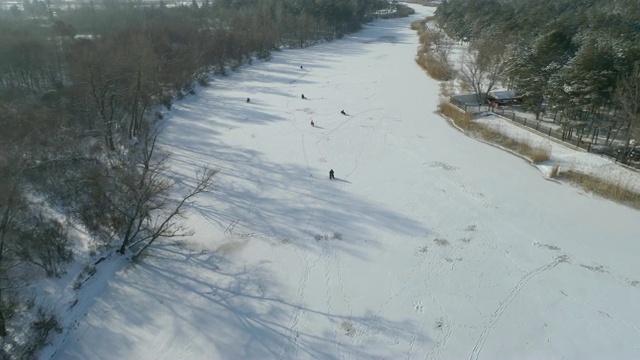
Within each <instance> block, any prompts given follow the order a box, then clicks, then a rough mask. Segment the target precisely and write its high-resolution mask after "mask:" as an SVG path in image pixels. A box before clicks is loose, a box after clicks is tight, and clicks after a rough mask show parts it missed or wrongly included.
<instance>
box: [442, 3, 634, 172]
mask: <svg viewBox="0 0 640 360" xmlns="http://www.w3.org/2000/svg"><path fill="white" fill-rule="evenodd" d="M638 14H640V2H638V1H634V0H611V1H605V2H603V1H598V0H541V1H535V2H532V1H527V0H506V1H503V0H444V1H443V2H442V3H441V4H440V5H439V6H438V8H437V10H436V13H435V19H436V21H437V23H438V25H439V27H440V28H442V29H444V30H445V32H446V33H447V35H448V36H449V37H451V38H452V39H454V40H456V41H466V42H468V43H469V48H470V49H471V50H470V52H469V54H467V55H466V58H465V59H464V61H463V65H462V68H461V74H462V77H463V78H465V79H466V80H467V82H468V83H470V84H471V87H472V88H473V90H474V91H475V92H477V93H483V92H488V91H489V90H491V87H493V86H494V85H495V84H497V83H501V84H502V85H504V86H505V87H508V88H511V89H514V90H515V91H516V92H517V93H518V94H519V95H521V96H522V97H523V100H524V105H525V107H526V108H528V109H529V110H530V111H533V112H534V113H535V114H536V116H537V117H539V116H540V115H541V114H542V113H543V112H552V113H553V114H554V117H555V121H556V122H558V123H559V124H560V125H562V130H563V133H564V134H565V135H566V136H567V137H571V136H577V137H578V141H580V140H581V139H582V138H583V137H585V138H586V137H588V138H589V139H591V140H590V141H595V142H597V141H598V140H599V139H602V142H603V143H604V144H605V145H607V146H609V147H612V146H614V145H615V146H617V144H613V141H614V139H616V138H619V139H623V141H622V143H623V144H622V145H621V147H620V148H619V149H618V150H620V151H621V154H620V156H619V159H620V160H621V161H622V162H629V161H630V160H631V156H632V155H633V154H634V153H636V154H637V152H638V151H637V146H638V145H639V144H638V143H640V93H639V92H638V89H639V88H640V38H639V37H638V36H637V34H638V32H639V31H640V16H639V15H638Z"/></svg>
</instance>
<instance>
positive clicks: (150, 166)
mask: <svg viewBox="0 0 640 360" xmlns="http://www.w3.org/2000/svg"><path fill="white" fill-rule="evenodd" d="M157 137H158V133H157V132H155V133H149V135H147V136H146V137H145V138H144V140H143V143H142V144H141V149H140V152H139V154H138V158H137V161H136V162H134V163H131V164H130V165H129V166H126V167H125V168H123V169H121V170H119V173H118V174H117V177H118V182H119V187H118V189H117V192H116V193H114V194H113V196H111V197H110V201H111V207H112V209H113V212H114V217H113V218H114V219H116V221H115V222H114V225H115V226H117V227H118V229H117V233H118V234H119V236H121V238H122V243H121V245H120V248H119V250H118V252H119V253H121V254H124V253H125V252H126V250H127V248H129V247H131V246H134V245H140V246H142V247H141V249H140V250H138V252H137V253H136V255H135V257H137V256H138V255H140V253H142V252H143V251H144V250H146V249H147V248H148V247H149V246H150V245H151V244H152V243H153V242H154V241H156V240H157V239H158V238H160V237H177V236H186V235H189V234H190V233H189V232H188V231H187V229H185V228H183V227H182V226H181V225H180V224H178V222H177V218H178V217H179V216H180V215H182V213H183V208H184V205H185V204H187V203H188V202H189V201H190V200H191V199H192V198H193V197H195V196H196V195H198V194H200V193H202V192H204V191H206V190H207V189H209V187H210V185H211V181H212V178H213V176H214V175H215V172H214V171H210V170H207V169H204V170H202V171H201V172H199V173H198V174H197V175H196V184H195V186H194V188H193V189H192V190H191V191H190V192H189V193H188V194H187V195H185V196H183V197H182V198H181V199H180V200H178V201H177V202H176V203H171V202H170V201H169V197H170V191H171V190H172V189H173V183H172V182H171V180H169V179H168V178H167V177H166V161H167V159H168V158H167V156H164V155H158V156H156V155H155V154H154V152H155V149H156V141H157Z"/></svg>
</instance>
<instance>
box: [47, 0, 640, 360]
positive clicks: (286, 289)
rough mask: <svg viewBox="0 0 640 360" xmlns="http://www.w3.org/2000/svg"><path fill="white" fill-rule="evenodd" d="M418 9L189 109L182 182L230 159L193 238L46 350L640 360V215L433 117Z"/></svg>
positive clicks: (432, 86) (200, 208)
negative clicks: (414, 25) (419, 58)
mask: <svg viewBox="0 0 640 360" xmlns="http://www.w3.org/2000/svg"><path fill="white" fill-rule="evenodd" d="M414 8H415V9H416V11H417V14H416V15H414V16H412V17H410V18H404V19H394V20H379V21H376V22H375V23H373V24H372V25H370V26H366V28H365V29H364V30H363V31H362V32H359V33H357V34H354V35H351V36H348V37H346V38H344V39H342V40H340V41H336V42H332V43H326V44H322V45H318V46H315V47H312V48H309V49H303V50H287V51H283V52H280V53H276V54H275V55H274V56H273V59H272V60H271V61H269V62H261V63H254V65H252V66H247V67H243V68H241V69H240V70H239V71H237V72H235V73H232V74H231V75H230V76H228V77H220V78H216V80H215V81H214V82H213V83H212V84H211V86H209V87H207V88H201V89H199V90H198V93H197V95H195V96H192V97H188V98H186V99H184V100H182V101H181V102H179V103H176V104H175V105H174V108H173V110H172V111H171V112H169V113H167V116H166V121H165V123H164V127H165V129H164V132H163V135H162V139H161V142H162V148H163V149H164V150H166V151H168V152H171V153H172V154H173V155H172V161H171V166H172V170H173V171H174V172H175V180H176V182H177V183H178V184H179V186H178V190H184V189H185V187H187V186H189V185H191V184H193V182H194V171H195V170H196V169H198V168H200V167H202V166H203V165H207V166H209V167H211V168H214V169H218V170H219V171H220V173H219V174H218V175H217V180H216V185H215V190H214V191H212V192H211V193H207V194H201V195H200V196H199V197H198V198H197V201H196V203H195V204H194V205H193V206H191V207H190V208H189V212H188V217H187V218H186V219H185V220H184V221H185V223H186V224H187V225H188V226H190V227H192V228H193V229H194V231H195V235H194V236H193V237H191V238H188V239H184V240H181V241H176V240H175V239H172V240H159V241H158V242H157V243H156V245H154V246H153V247H152V248H151V249H150V251H149V252H148V254H147V255H146V256H145V257H144V258H143V259H142V261H140V262H139V263H138V264H136V265H130V266H128V267H126V268H122V270H119V271H117V272H115V273H114V276H113V277H112V278H110V279H108V282H107V284H106V285H105V287H104V289H103V290H102V291H91V294H90V295H91V296H94V293H95V297H92V298H90V299H89V298H87V299H81V300H80V304H84V305H82V306H78V308H77V309H80V310H77V309H76V310H73V311H86V316H85V315H84V313H80V315H81V318H80V320H79V322H78V325H77V327H75V329H73V330H72V331H71V332H69V333H65V334H64V335H63V336H61V337H60V338H59V339H57V341H56V342H55V343H54V344H53V346H52V347H50V348H48V349H46V351H45V352H44V353H43V354H42V357H43V358H49V357H52V358H54V359H61V360H62V359H64V360H70V359H88V358H91V359H311V358H315V359H368V358H386V359H400V358H406V359H424V358H430V359H439V358H442V359H508V358H511V359H543V358H544V359H556V358H572V359H603V358H615V359H632V358H638V357H640V312H639V311H638V305H637V304H638V303H640V264H639V263H638V261H637V256H638V254H639V253H640V241H638V240H639V239H640V236H639V234H640V233H639V231H638V226H637V224H638V219H640V212H638V211H637V210H633V209H630V208H627V207H624V206H621V205H618V204H616V203H613V202H611V201H607V200H603V199H600V198H597V197H594V196H591V195H588V194H585V193H583V192H582V191H580V190H578V189H576V188H573V187H570V186H568V185H564V184H560V183H557V182H554V181H549V180H546V179H545V177H544V176H543V175H542V174H541V172H540V171H539V170H538V169H536V168H535V167H533V166H531V165H530V164H528V163H527V162H526V161H524V160H522V159H521V158H519V157H516V156H514V155H512V154H510V153H508V152H505V151H503V150H500V149H498V148H496V147H494V146H491V145H487V144H484V143H482V142H478V141H476V140H473V139H471V138H468V137H466V136H465V135H464V134H463V133H461V132H460V131H458V130H456V129H455V128H454V127H452V126H451V125H450V124H449V122H448V121H447V120H446V119H444V118H442V117H441V116H439V115H438V114H437V113H436V106H437V103H438V91H439V88H438V83H437V82H436V81H434V80H432V79H430V78H428V77H427V76H426V75H425V74H424V72H423V71H422V70H421V69H420V68H418V66H417V65H416V64H415V62H414V56H415V53H416V48H417V46H418V42H417V40H418V39H417V37H416V34H415V32H414V31H412V30H410V29H409V24H410V22H411V21H413V20H416V19H419V18H422V17H424V16H426V15H428V14H430V13H432V12H433V8H427V7H420V6H414ZM301 66H302V68H301ZM302 94H304V95H305V97H306V98H307V99H302V98H301V95H302ZM247 98H250V100H251V101H250V103H247V102H246V99H247ZM341 110H344V111H345V112H346V113H347V115H342V114H340V111H341ZM311 120H313V121H314V122H315V125H316V126H315V127H312V126H311V125H310V122H311ZM505 126H506V125H505ZM550 146H559V145H557V144H555V143H553V144H552V145H550ZM569 151H570V150H568V149H563V150H562V156H563V157H567V156H568V155H567V154H568V152H569ZM586 161H588V158H587V154H581V160H580V163H581V164H582V165H584V164H585V162H586ZM598 161H599V160H598ZM330 169H333V170H335V177H336V179H335V180H333V181H331V180H329V178H328V173H329V170H330ZM112 264H113V262H112ZM109 266H111V265H110V264H109V261H106V262H104V263H102V264H99V265H98V273H100V272H101V271H103V273H105V271H106V270H105V269H108V268H109ZM107 273H108V272H107ZM94 290H95V289H94ZM80 304H79V305H80ZM76 315H78V314H76Z"/></svg>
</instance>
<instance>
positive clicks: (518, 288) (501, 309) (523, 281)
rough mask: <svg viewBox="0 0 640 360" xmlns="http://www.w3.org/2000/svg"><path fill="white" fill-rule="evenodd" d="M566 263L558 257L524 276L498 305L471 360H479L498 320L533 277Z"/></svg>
mask: <svg viewBox="0 0 640 360" xmlns="http://www.w3.org/2000/svg"><path fill="white" fill-rule="evenodd" d="M566 261H567V257H566V255H561V256H558V257H556V258H555V259H554V260H553V261H552V262H551V263H549V264H546V265H543V266H540V267H538V268H536V269H533V270H532V271H530V272H529V273H527V274H526V275H525V276H523V277H522V279H520V281H518V282H517V283H516V285H515V286H514V287H513V288H512V289H511V291H510V292H509V294H508V295H507V297H505V298H504V300H502V301H501V302H500V305H498V308H497V309H496V310H495V311H494V312H493V314H492V315H491V318H490V319H489V322H488V323H486V324H485V326H484V329H483V330H482V332H481V333H480V337H479V338H478V341H477V342H476V344H475V346H474V347H473V350H472V351H471V356H469V360H477V359H478V356H480V353H481V352H482V349H483V347H484V344H485V342H486V341H487V337H488V336H489V334H490V333H491V331H492V330H493V329H494V328H495V325H496V323H497V322H498V320H500V317H501V316H502V314H503V313H504V312H505V310H506V309H507V308H508V307H509V305H510V304H511V303H512V302H513V300H514V299H515V297H516V296H517V295H518V294H519V293H520V291H521V290H522V288H523V287H524V286H525V285H526V284H527V282H529V280H531V279H532V278H533V277H535V276H537V275H540V274H542V273H543V272H545V271H547V270H549V269H551V268H554V267H556V266H557V265H558V264H560V263H563V262H566Z"/></svg>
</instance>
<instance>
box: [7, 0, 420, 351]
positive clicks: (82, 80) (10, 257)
mask: <svg viewBox="0 0 640 360" xmlns="http://www.w3.org/2000/svg"><path fill="white" fill-rule="evenodd" d="M410 12H411V9H410V8H408V7H406V6H402V5H398V4H397V3H396V2H388V1H385V0H349V1H344V0H286V1H285V0H216V1H210V0H204V1H202V2H196V1H195V0H193V1H192V2H191V3H187V4H168V3H165V2H164V1H160V2H154V3H151V2H120V1H115V0H104V1H102V2H88V3H74V4H73V5H71V4H66V3H54V2H51V1H47V2H43V1H39V0H34V1H29V0H25V1H24V2H23V3H22V4H21V5H20V6H19V5H12V6H11V8H9V9H5V10H0V129H1V130H0V339H1V340H0V343H1V344H2V345H1V349H2V350H1V354H0V357H1V358H3V359H5V358H7V359H12V358H32V357H33V355H34V354H35V353H36V352H37V350H38V349H39V348H40V347H41V346H42V345H44V344H46V342H47V341H48V340H47V339H48V338H49V336H50V334H52V333H53V332H54V331H61V330H62V329H60V326H59V324H58V321H57V318H56V316H57V315H56V314H55V313H53V312H52V311H50V310H49V309H48V308H47V307H46V304H42V303H40V302H39V299H38V298H37V295H33V294H32V293H30V292H28V291H27V290H28V289H29V288H30V286H31V285H32V284H35V283H37V282H38V281H39V280H41V279H43V278H46V277H57V276H60V275H62V274H64V273H65V271H66V267H67V264H69V263H70V262H72V261H73V259H74V249H75V248H77V247H74V241H75V240H74V239H75V237H76V236H74V234H77V233H82V234H84V237H85V238H89V239H91V243H90V244H89V246H88V250H87V251H88V252H89V253H90V254H92V255H94V256H96V257H100V256H101V254H103V253H105V252H108V251H111V250H110V249H117V252H118V253H120V254H128V255H127V256H130V257H131V259H132V260H135V259H136V258H137V256H138V255H140V253H141V252H143V251H144V250H145V249H146V248H147V247H149V246H150V245H151V244H152V243H153V242H154V241H155V240H157V239H159V238H168V237H177V236H184V235H188V234H189V229H185V228H183V227H182V226H181V225H180V223H179V222H178V221H177V219H178V218H179V215H180V214H181V213H182V211H183V207H184V205H185V204H186V203H188V202H189V201H190V200H191V199H192V198H193V197H194V196H196V195H197V194H198V193H201V192H203V191H207V189H209V188H210V186H211V185H212V182H213V181H214V175H215V171H214V170H213V169H207V168H205V167H203V168H202V170H201V171H200V172H198V173H197V174H194V179H195V185H194V187H193V188H192V189H191V190H190V191H189V192H188V193H187V194H181V195H180V196H181V197H180V198H179V199H176V198H175V196H173V197H172V196H171V195H172V193H171V192H172V189H173V187H174V184H173V183H172V182H171V181H170V180H169V178H168V177H167V176H166V161H167V157H168V156H170V154H162V153H159V152H158V150H157V147H156V141H157V137H158V135H159V134H158V132H157V130H156V124H157V122H158V121H159V120H161V118H162V114H161V112H160V111H158V109H159V108H161V107H164V108H166V109H170V108H171V106H172V103H173V102H174V101H176V100H179V99H181V98H183V97H185V96H189V95H191V94H194V93H195V91H196V88H197V86H207V84H209V82H210V81H211V75H212V74H218V75H224V74H226V73H228V72H229V71H235V70H236V69H237V68H238V67H240V66H241V65H245V64H251V62H252V61H263V60H268V59H269V58H270V56H271V54H272V53H273V52H274V51H280V50H281V49H286V48H300V47H306V46H310V45H313V44H315V43H318V42H321V41H331V40H333V39H338V38H341V37H342V36H344V35H345V34H349V33H352V32H355V31H358V30H359V29H360V27H361V25H362V24H364V23H366V22H368V21H370V20H372V19H373V18H376V17H395V16H407V15H408V14H409V13H410ZM196 84H197V85H196ZM98 261H100V260H98ZM92 271H93V272H95V267H94V268H93V270H92V269H91V267H89V268H87V269H85V271H84V272H83V274H80V275H79V277H78V278H77V281H76V283H75V284H74V288H76V287H77V288H80V287H81V286H82V283H83V282H84V281H86V280H87V278H90V276H91V275H92ZM25 319H26V320H25ZM25 324H26V325H25Z"/></svg>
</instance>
